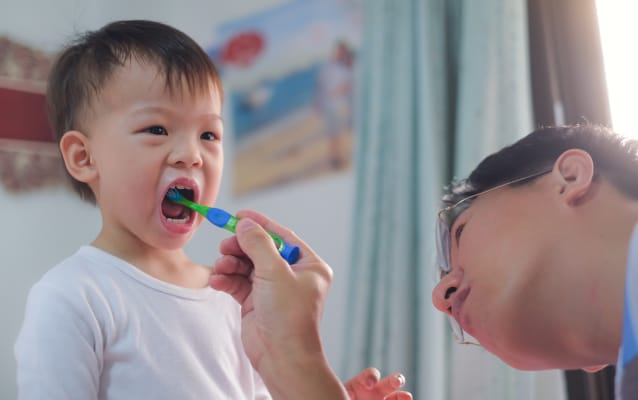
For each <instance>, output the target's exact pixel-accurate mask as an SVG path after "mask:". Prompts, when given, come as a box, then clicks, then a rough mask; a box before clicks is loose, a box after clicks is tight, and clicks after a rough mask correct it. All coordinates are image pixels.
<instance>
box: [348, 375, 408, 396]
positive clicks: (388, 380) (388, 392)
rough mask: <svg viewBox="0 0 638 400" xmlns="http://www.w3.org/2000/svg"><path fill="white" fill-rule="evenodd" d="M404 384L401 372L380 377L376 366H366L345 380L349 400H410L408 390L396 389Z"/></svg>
mask: <svg viewBox="0 0 638 400" xmlns="http://www.w3.org/2000/svg"><path fill="white" fill-rule="evenodd" d="M404 384H405V378H404V377H403V375H401V374H393V375H388V376H386V377H385V378H383V379H381V373H380V372H379V370H378V369H376V368H366V369H364V370H363V371H361V372H360V373H359V374H358V375H357V376H355V377H354V378H352V379H350V380H349V381H348V382H346V384H345V386H346V390H347V391H348V395H349V396H350V399H351V400H412V395H411V394H410V393H409V392H404V391H398V390H399V389H400V388H401V387H402V386H403V385H404Z"/></svg>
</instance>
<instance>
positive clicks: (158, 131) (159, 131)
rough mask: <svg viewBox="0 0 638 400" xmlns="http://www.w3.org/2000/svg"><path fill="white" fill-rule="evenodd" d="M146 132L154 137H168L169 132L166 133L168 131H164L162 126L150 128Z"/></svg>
mask: <svg viewBox="0 0 638 400" xmlns="http://www.w3.org/2000/svg"><path fill="white" fill-rule="evenodd" d="M145 131H146V132H148V133H150V134H152V135H164V136H165V135H168V132H167V131H166V129H164V128H163V127H161V126H149V127H148V128H146V129H145Z"/></svg>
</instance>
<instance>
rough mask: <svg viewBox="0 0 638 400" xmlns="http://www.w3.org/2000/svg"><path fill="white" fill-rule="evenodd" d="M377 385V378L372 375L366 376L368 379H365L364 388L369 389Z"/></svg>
mask: <svg viewBox="0 0 638 400" xmlns="http://www.w3.org/2000/svg"><path fill="white" fill-rule="evenodd" d="M376 384H377V378H375V377H374V375H368V377H367V378H366V386H367V387H369V388H371V387H374V385H376Z"/></svg>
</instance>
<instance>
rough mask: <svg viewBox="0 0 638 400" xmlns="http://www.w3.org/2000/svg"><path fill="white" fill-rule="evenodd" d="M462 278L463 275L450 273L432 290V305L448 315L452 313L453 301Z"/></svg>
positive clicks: (455, 272)
mask: <svg viewBox="0 0 638 400" xmlns="http://www.w3.org/2000/svg"><path fill="white" fill-rule="evenodd" d="M461 277H462V273H459V272H457V271H454V272H452V273H449V274H447V275H445V276H443V278H441V280H440V281H439V283H438V284H437V285H436V286H435V287H434V289H433V290H432V303H433V304H434V307H436V308H437V309H438V310H439V311H441V312H443V313H446V314H451V313H452V300H453V299H454V293H456V291H457V289H458V287H459V285H460V283H461Z"/></svg>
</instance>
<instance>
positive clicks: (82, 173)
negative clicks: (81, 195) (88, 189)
mask: <svg viewBox="0 0 638 400" xmlns="http://www.w3.org/2000/svg"><path fill="white" fill-rule="evenodd" d="M60 152H61V153H62V158H63V159H64V165H65V166H66V169H67V171H69V174H70V175H71V176H72V177H73V178H75V179H77V180H78V181H80V182H84V183H89V182H91V181H93V180H94V179H95V178H96V177H97V170H96V168H95V164H94V163H93V158H92V157H91V149H90V147H89V140H88V138H87V137H86V135H85V134H83V133H82V132H79V131H68V132H66V133H65V134H64V135H63V136H62V139H61V140H60Z"/></svg>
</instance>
